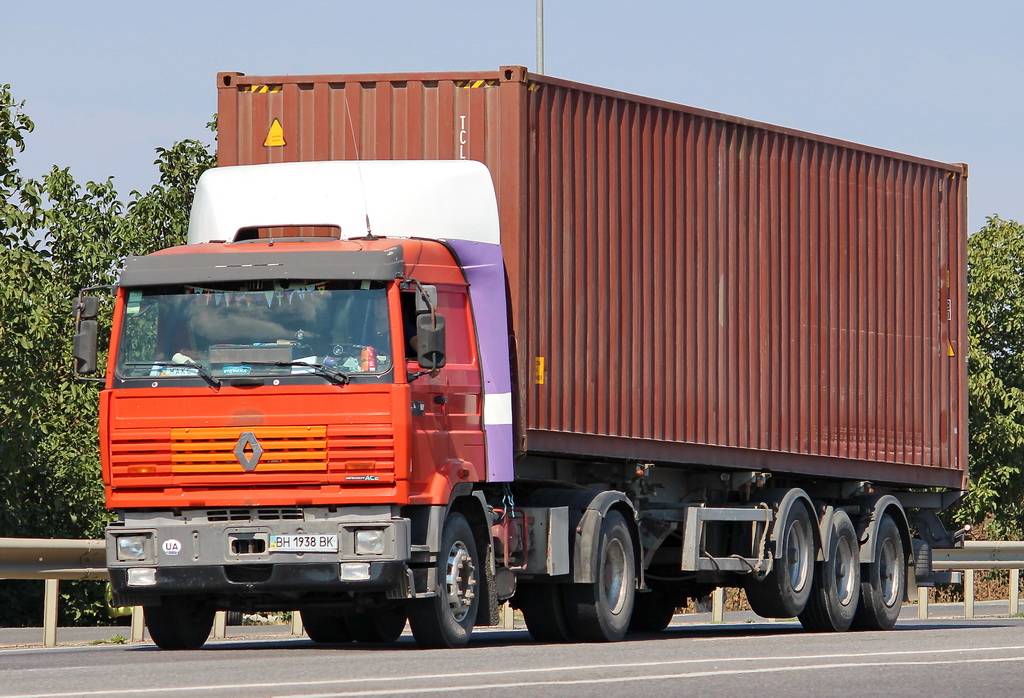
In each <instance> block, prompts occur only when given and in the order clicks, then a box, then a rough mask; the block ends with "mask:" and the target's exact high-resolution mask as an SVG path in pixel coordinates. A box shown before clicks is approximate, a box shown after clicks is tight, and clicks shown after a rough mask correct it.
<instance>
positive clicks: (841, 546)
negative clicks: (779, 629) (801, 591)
mask: <svg viewBox="0 0 1024 698" xmlns="http://www.w3.org/2000/svg"><path fill="white" fill-rule="evenodd" d="M831 526H832V532H831V533H832V536H831V540H830V543H829V556H828V557H829V559H828V560H827V561H825V562H820V563H818V564H817V566H816V569H815V572H814V583H813V584H812V585H811V597H810V598H809V599H808V600H807V606H806V607H805V608H804V610H803V612H802V613H801V614H800V623H801V624H802V625H803V626H804V628H806V629H807V630H811V631H813V632H843V631H844V630H849V629H850V625H851V624H852V623H853V618H854V614H855V613H856V612H857V601H858V597H859V596H860V546H859V544H858V542H857V531H856V529H855V528H854V527H853V522H851V521H850V517H849V515H848V514H847V513H846V512H845V511H839V512H836V513H835V515H834V516H833V517H832V524H831Z"/></svg>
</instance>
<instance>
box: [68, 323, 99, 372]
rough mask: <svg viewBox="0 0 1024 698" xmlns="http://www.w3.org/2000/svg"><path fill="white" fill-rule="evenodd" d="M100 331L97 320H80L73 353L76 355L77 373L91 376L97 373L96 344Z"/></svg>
mask: <svg viewBox="0 0 1024 698" xmlns="http://www.w3.org/2000/svg"><path fill="white" fill-rule="evenodd" d="M98 332H99V328H98V324H97V322H96V320H79V321H78V331H77V332H76V333H75V344H74V350H73V352H72V353H73V355H74V357H75V373H78V374H79V375H83V376H90V375H92V374H93V373H96V344H97V339H96V338H97V335H98Z"/></svg>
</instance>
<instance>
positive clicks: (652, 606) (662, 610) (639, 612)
mask: <svg viewBox="0 0 1024 698" xmlns="http://www.w3.org/2000/svg"><path fill="white" fill-rule="evenodd" d="M675 612H676V605H675V604H674V603H673V602H672V601H669V600H668V599H666V598H665V597H664V596H662V595H661V594H659V593H657V592H651V593H650V594H637V595H636V598H635V599H633V617H632V618H630V619H629V629H630V630H632V631H635V632H643V633H660V632H661V631H662V630H664V629H665V628H667V627H668V625H669V623H671V622H672V616H674V615H675Z"/></svg>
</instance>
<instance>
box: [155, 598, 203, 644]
mask: <svg viewBox="0 0 1024 698" xmlns="http://www.w3.org/2000/svg"><path fill="white" fill-rule="evenodd" d="M144 612H145V617H146V628H147V629H148V630H149V635H150V637H152V638H153V642H155V643H156V645H157V647H159V648H160V649H164V650H197V649H199V648H200V647H202V646H203V644H204V643H205V642H206V640H207V638H208V637H210V631H211V630H212V629H213V617H214V614H215V613H216V611H215V610H214V608H213V606H211V605H210V604H208V603H206V602H205V601H203V600H202V599H196V598H193V597H190V596H165V597H163V598H162V599H161V603H160V605H159V606H146V608H145V611H144Z"/></svg>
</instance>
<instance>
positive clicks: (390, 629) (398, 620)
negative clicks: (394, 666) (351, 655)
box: [345, 605, 405, 643]
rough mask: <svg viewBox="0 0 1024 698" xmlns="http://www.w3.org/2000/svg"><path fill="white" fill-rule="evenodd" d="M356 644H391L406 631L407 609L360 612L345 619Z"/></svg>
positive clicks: (381, 609)
mask: <svg viewBox="0 0 1024 698" xmlns="http://www.w3.org/2000/svg"><path fill="white" fill-rule="evenodd" d="M345 621H346V623H347V625H348V629H349V630H350V631H351V632H352V637H353V638H354V639H355V641H356V642H371V643H391V642H394V641H395V640H397V639H398V638H399V637H400V636H401V635H402V631H403V630H405V607H404V606H399V605H395V606H393V607H391V608H375V609H373V610H372V611H371V610H365V611H363V610H360V611H356V612H355V613H352V614H350V615H349V616H348V617H347V618H346V619H345Z"/></svg>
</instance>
